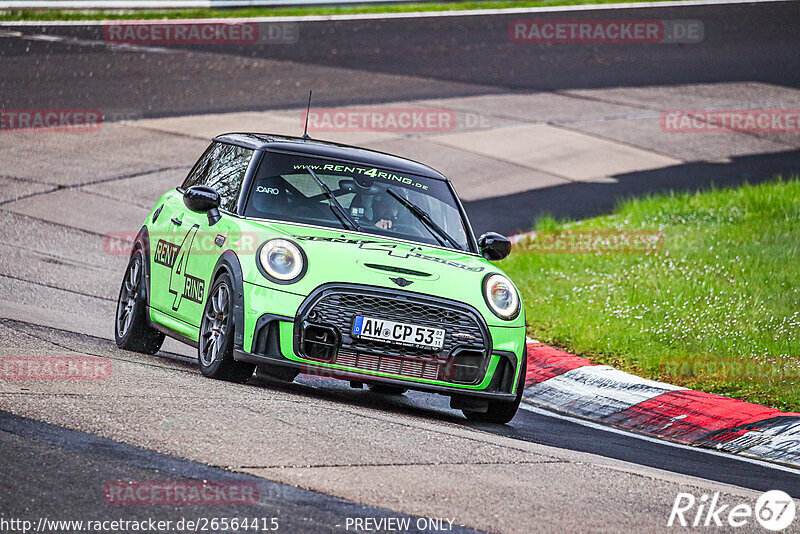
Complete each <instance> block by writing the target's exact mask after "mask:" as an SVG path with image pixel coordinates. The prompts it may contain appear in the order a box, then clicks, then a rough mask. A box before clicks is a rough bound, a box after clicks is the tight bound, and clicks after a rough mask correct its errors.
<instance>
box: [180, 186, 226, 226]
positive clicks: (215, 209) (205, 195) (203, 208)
mask: <svg viewBox="0 0 800 534" xmlns="http://www.w3.org/2000/svg"><path fill="white" fill-rule="evenodd" d="M183 203H184V204H186V207H187V208H189V209H190V210H192V211H194V212H197V213H206V214H208V225H209V226H214V225H215V224H217V221H219V220H220V219H221V216H220V214H219V204H220V196H219V193H217V191H216V190H215V189H213V188H211V187H208V186H206V185H193V186H192V187H190V188H189V189H187V190H186V192H185V193H184V194H183Z"/></svg>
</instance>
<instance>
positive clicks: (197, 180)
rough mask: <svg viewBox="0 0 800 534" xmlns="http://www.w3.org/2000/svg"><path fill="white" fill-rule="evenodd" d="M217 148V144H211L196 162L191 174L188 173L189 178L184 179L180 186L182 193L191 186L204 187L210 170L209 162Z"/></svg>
mask: <svg viewBox="0 0 800 534" xmlns="http://www.w3.org/2000/svg"><path fill="white" fill-rule="evenodd" d="M218 148H219V143H211V146H209V147H208V148H207V149H206V151H205V153H204V154H203V155H202V156H201V157H200V159H199V160H197V163H195V166H194V169H192V172H190V173H189V176H187V177H186V179H185V180H184V181H183V184H182V185H181V187H182V188H183V189H184V191H185V190H186V189H189V188H190V187H192V186H193V185H205V183H206V177H207V176H208V171H210V170H211V161H212V160H213V158H214V152H216V150H217V149H218Z"/></svg>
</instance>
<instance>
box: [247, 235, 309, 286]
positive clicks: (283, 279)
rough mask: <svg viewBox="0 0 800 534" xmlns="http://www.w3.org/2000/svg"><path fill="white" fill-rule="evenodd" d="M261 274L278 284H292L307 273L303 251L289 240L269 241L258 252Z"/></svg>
mask: <svg viewBox="0 0 800 534" xmlns="http://www.w3.org/2000/svg"><path fill="white" fill-rule="evenodd" d="M258 263H259V266H260V267H261V273H262V274H263V275H265V276H266V277H267V278H269V279H270V280H272V281H273V282H277V283H278V284H290V283H292V282H296V281H297V280H299V279H300V278H301V277H302V276H303V275H304V274H305V272H306V257H305V254H303V250H302V249H301V248H300V247H299V246H298V245H296V244H294V243H293V242H291V241H289V240H288V239H272V240H270V241H267V242H266V243H264V244H263V245H261V248H260V249H259V251H258Z"/></svg>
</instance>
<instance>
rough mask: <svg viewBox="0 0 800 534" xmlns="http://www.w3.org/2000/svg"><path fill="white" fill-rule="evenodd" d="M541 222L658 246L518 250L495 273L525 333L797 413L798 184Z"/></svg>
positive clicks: (679, 197) (643, 202)
mask: <svg viewBox="0 0 800 534" xmlns="http://www.w3.org/2000/svg"><path fill="white" fill-rule="evenodd" d="M537 225H538V227H539V229H541V230H543V231H544V230H548V231H552V230H563V229H569V230H573V231H574V230H579V229H599V230H612V231H638V230H649V231H660V232H661V234H662V236H663V248H662V249H661V251H660V252H657V253H653V254H616V253H604V254H544V253H531V252H530V250H529V251H528V252H524V251H520V252H515V253H514V254H512V255H511V256H510V257H509V258H508V259H507V260H505V261H504V262H503V263H502V267H503V269H506V270H507V271H508V273H509V274H510V275H511V276H512V278H513V279H514V281H515V282H516V284H517V286H518V287H519V288H520V290H521V291H522V293H523V296H524V299H525V307H526V312H527V320H528V333H529V335H531V336H532V337H534V338H536V339H538V340H540V341H542V342H544V343H548V344H551V345H554V346H558V347H562V348H565V349H566V350H569V351H570V352H573V353H576V354H581V355H584V356H587V357H589V358H590V359H592V360H593V361H595V362H599V363H606V364H610V365H613V366H615V367H618V368H621V369H624V370H626V371H630V372H633V373H635V374H638V375H640V376H644V377H647V378H653V379H656V380H662V381H666V382H671V383H674V384H679V385H684V386H687V387H690V388H694V389H700V390H704V391H708V392H712V393H717V394H721V395H726V396H731V397H735V398H739V399H743V400H746V401H750V402H756V403H760V404H765V405H768V406H772V407H775V408H779V409H782V410H790V411H800V380H798V379H797V378H798V377H800V340H799V339H798V333H799V330H800V181H798V178H797V177H794V178H792V179H789V180H783V179H780V178H778V179H776V180H775V181H771V182H768V183H763V184H760V185H745V186H742V187H739V188H736V189H723V190H712V191H709V192H704V193H701V194H697V195H690V194H671V195H658V196H651V197H645V198H640V199H634V200H630V201H627V202H624V203H622V204H621V205H620V206H619V207H618V208H617V209H616V210H615V211H614V212H613V214H611V215H608V216H604V217H599V218H595V219H591V220H587V221H582V222H572V223H568V222H561V223H559V222H557V221H554V220H553V219H552V218H547V217H546V218H543V219H541V220H540V221H539V222H538V223H537ZM519 248H520V249H521V248H523V247H519Z"/></svg>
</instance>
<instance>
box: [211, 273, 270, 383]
mask: <svg viewBox="0 0 800 534" xmlns="http://www.w3.org/2000/svg"><path fill="white" fill-rule="evenodd" d="M233 327H234V325H233V284H232V283H231V279H230V277H229V276H228V275H227V274H223V275H221V276H220V277H219V278H217V280H216V281H215V282H214V284H213V285H212V286H211V291H209V292H208V300H206V305H205V307H204V308H203V318H202V319H201V321H200V338H199V340H198V343H197V361H198V363H199V364H200V372H202V373H203V374H204V375H205V376H207V377H210V378H216V379H218V380H227V381H228V382H244V381H245V380H247V379H248V378H250V377H251V376H253V371H254V370H255V368H256V366H255V365H253V364H249V363H243V362H237V361H236V360H234V359H233Z"/></svg>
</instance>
